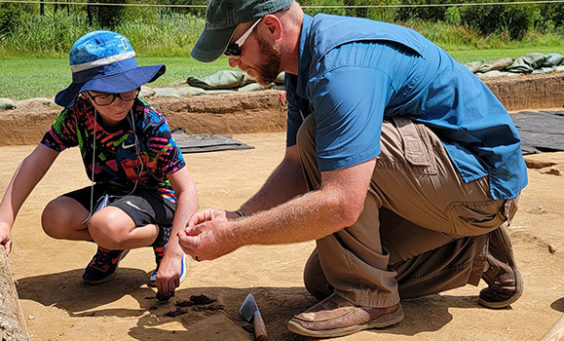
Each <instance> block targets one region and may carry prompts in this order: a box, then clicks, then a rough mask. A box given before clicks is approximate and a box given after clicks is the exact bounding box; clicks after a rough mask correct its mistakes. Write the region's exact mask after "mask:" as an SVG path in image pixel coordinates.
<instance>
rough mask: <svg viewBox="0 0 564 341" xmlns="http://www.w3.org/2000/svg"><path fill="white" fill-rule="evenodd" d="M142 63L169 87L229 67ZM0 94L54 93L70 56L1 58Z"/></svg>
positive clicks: (485, 54)
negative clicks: (157, 69) (159, 69)
mask: <svg viewBox="0 0 564 341" xmlns="http://www.w3.org/2000/svg"><path fill="white" fill-rule="evenodd" d="M448 52H449V53H450V54H451V55H452V56H453V57H454V58H455V59H456V60H458V61H459V62H460V63H467V62H471V61H494V60H496V59H499V58H503V57H512V58H516V57H519V56H522V55H525V54H527V53H529V52H540V53H550V52H556V53H560V54H564V46H562V45H560V46H554V47H535V48H526V47H520V48H510V49H486V50H483V49H471V48H464V49H452V50H448ZM137 60H138V62H139V64H140V65H149V64H165V65H166V66H167V72H166V73H165V74H164V75H163V76H162V77H161V78H159V79H158V80H157V81H156V82H155V83H153V84H150V86H153V87H166V86H169V85H171V84H173V83H175V82H178V81H185V80H186V78H187V77H188V76H197V77H202V76H207V75H210V74H212V73H214V72H216V71H219V70H225V69H229V65H228V64H227V60H226V59H225V58H220V59H219V60H217V61H215V62H213V63H200V62H198V61H196V60H194V59H192V58H190V57H189V56H188V52H187V53H186V57H185V58H183V57H138V58H137ZM0 70H2V77H0V98H2V97H3V98H11V99H25V98H32V97H53V96H54V95H55V94H56V93H57V92H58V91H59V90H62V89H64V88H66V87H67V86H68V85H69V84H70V82H71V73H70V69H69V67H68V60H67V59H66V58H65V59H26V58H19V59H4V60H1V59H0Z"/></svg>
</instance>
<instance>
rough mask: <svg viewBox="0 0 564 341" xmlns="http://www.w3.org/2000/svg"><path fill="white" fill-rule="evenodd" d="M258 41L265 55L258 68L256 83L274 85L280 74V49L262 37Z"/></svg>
mask: <svg viewBox="0 0 564 341" xmlns="http://www.w3.org/2000/svg"><path fill="white" fill-rule="evenodd" d="M257 41H258V44H259V48H260V50H261V51H262V54H263V56H264V57H263V62H262V63H261V64H260V65H258V66H257V67H256V71H257V76H256V77H255V78H256V81H257V82H258V83H259V84H260V85H262V86H265V85H268V84H270V83H273V82H274V81H275V80H276V77H278V74H279V73H280V48H279V47H278V46H271V45H269V44H268V43H267V42H266V41H265V40H264V39H263V38H262V37H260V36H258V37H257Z"/></svg>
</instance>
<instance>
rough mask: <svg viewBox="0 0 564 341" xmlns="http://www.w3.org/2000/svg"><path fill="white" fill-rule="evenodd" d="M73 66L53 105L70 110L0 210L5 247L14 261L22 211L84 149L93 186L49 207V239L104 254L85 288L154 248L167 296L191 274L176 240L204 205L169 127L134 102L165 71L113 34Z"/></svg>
mask: <svg viewBox="0 0 564 341" xmlns="http://www.w3.org/2000/svg"><path fill="white" fill-rule="evenodd" d="M70 66H71V71H72V84H71V85H70V86H69V87H68V88H66V89H65V90H62V91H60V92H59V93H58V94H57V96H56V97H55V102H56V103H57V104H59V105H61V106H63V107H65V109H64V110H63V111H62V112H61V114H60V115H59V117H58V118H57V120H56V121H55V122H54V123H53V125H52V127H51V129H50V130H49V131H48V132H47V133H46V134H45V136H44V137H43V139H42V140H41V143H40V144H39V145H38V146H37V147H36V148H35V150H34V151H33V152H32V153H31V154H30V155H29V156H27V157H26V158H25V159H24V161H23V162H22V164H21V165H20V166H19V167H18V169H17V170H16V172H15V174H14V176H13V178H12V181H11V182H10V184H9V186H8V188H7V190H6V193H5V194H4V198H3V200H2V203H1V204H0V243H2V244H3V245H4V246H5V248H6V251H7V252H8V253H9V252H10V250H11V248H12V245H11V244H12V238H11V229H12V225H13V223H14V220H15V217H16V215H17V212H18V211H19V209H20V207H21V206H22V204H23V202H24V201H25V199H26V198H27V197H28V195H29V194H30V192H31V191H32V190H33V188H34V187H35V186H36V185H37V183H38V182H39V181H40V180H41V178H42V177H43V176H44V175H45V173H46V172H47V170H48V169H49V167H50V166H51V164H52V163H53V162H54V161H55V159H56V158H57V156H58V155H59V153H60V152H61V151H63V150H64V149H66V148H70V147H74V146H77V145H78V146H79V147H80V151H81V155H82V159H83V161H84V165H85V168H86V173H87V174H88V177H89V178H90V179H91V181H92V186H90V187H86V188H82V189H79V190H76V191H73V192H70V193H66V194H63V195H62V196H60V197H58V198H55V199H54V200H52V201H51V202H49V203H48V204H47V206H46V207H45V209H44V211H43V214H42V226H43V230H44V231H45V232H46V233H47V234H48V235H49V236H51V237H53V238H57V239H69V240H87V241H94V242H95V243H96V244H98V251H97V253H96V255H95V256H94V258H92V261H91V262H90V263H89V264H88V266H87V267H86V270H85V271H84V274H83V275H82V278H83V280H84V282H85V283H87V284H99V283H102V282H105V281H108V280H110V279H112V278H114V277H115V275H116V271H117V266H118V263H119V261H120V260H121V259H123V257H124V256H125V255H126V253H127V251H128V250H129V249H132V248H138V247H143V246H148V245H152V247H153V249H154V251H155V258H156V261H157V269H156V270H155V271H154V273H153V274H152V275H151V278H150V283H153V284H154V285H156V286H157V287H158V290H159V293H161V294H163V295H165V296H171V295H172V294H173V293H174V290H175V288H176V287H178V285H179V284H180V281H181V280H182V279H183V277H184V275H185V273H186V268H185V254H184V253H183V251H182V249H181V248H180V246H179V244H178V242H177V236H176V235H177V232H179V231H182V230H184V228H185V226H186V223H187V221H188V219H189V218H190V216H191V215H192V214H193V213H194V212H195V210H196V207H197V204H198V203H197V200H198V199H197V194H196V189H195V185H194V181H193V180H192V178H191V177H190V174H189V172H188V170H187V167H185V163H184V159H183V158H182V154H181V152H180V150H179V149H178V147H177V146H176V143H175V142H174V140H173V139H172V137H171V134H170V130H169V127H168V124H167V120H166V118H165V117H164V116H163V115H162V114H161V113H160V112H158V111H157V110H156V109H155V108H154V107H152V106H151V105H149V104H148V103H147V102H145V101H144V100H142V99H139V98H138V97H137V96H138V94H139V89H140V87H141V85H143V84H145V83H148V82H152V81H154V80H156V79H157V78H159V76H161V75H162V74H163V73H164V72H165V66H164V65H150V66H138V65H137V61H136V59H135V52H134V51H133V48H132V47H131V45H130V43H129V40H128V39H127V38H126V37H124V36H122V35H120V34H118V33H115V32H110V31H94V32H90V33H88V34H86V35H84V36H82V37H81V38H79V39H78V40H77V41H76V42H75V44H74V45H73V47H72V49H71V51H70ZM167 245H168V247H166V246H167ZM165 247H166V248H165Z"/></svg>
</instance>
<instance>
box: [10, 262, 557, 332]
mask: <svg viewBox="0 0 564 341" xmlns="http://www.w3.org/2000/svg"><path fill="white" fill-rule="evenodd" d="M81 275H82V270H71V271H65V272H60V273H53V274H47V275H41V276H35V277H26V278H22V279H20V280H18V283H17V289H18V293H19V296H20V299H24V300H33V301H35V302H37V303H40V304H42V305H44V306H54V307H57V308H59V309H62V310H64V311H66V312H67V313H68V314H69V316H70V317H78V318H86V319H87V318H91V317H117V318H134V319H137V323H136V326H135V327H132V328H131V329H130V330H129V333H128V334H129V335H130V336H131V337H133V338H135V339H138V340H148V339H154V340H165V339H166V340H196V339H197V340H223V339H226V337H227V339H231V340H252V339H253V337H252V334H251V331H250V330H252V329H251V324H250V323H248V322H246V321H244V320H242V319H241V318H240V317H239V306H240V304H241V303H242V301H243V299H244V298H245V296H246V295H247V294H248V293H249V292H252V293H253V295H254V296H255V298H256V300H257V304H258V306H259V308H260V309H261V312H262V315H263V317H264V319H265V322H266V325H267V328H268V331H269V335H270V338H271V339H272V340H282V341H283V340H310V338H302V337H300V336H297V335H294V334H292V333H290V332H289V331H288V330H287V329H286V322H287V320H288V319H290V318H291V317H292V316H293V315H295V314H298V313H300V312H302V311H304V310H306V309H308V308H309V307H310V306H312V305H313V304H315V303H316V301H315V299H314V298H312V297H311V296H310V295H309V294H308V293H307V292H306V291H305V289H304V288H302V287H291V288H286V287H253V288H227V287H197V288H181V289H179V290H177V292H176V295H175V296H174V297H173V298H172V299H171V300H170V301H169V302H167V303H157V301H156V300H155V293H156V290H155V289H154V288H150V287H148V286H147V285H146V280H147V278H148V275H149V274H148V273H146V272H145V271H142V270H139V269H132V268H121V269H120V273H119V274H118V275H117V276H116V278H115V279H114V280H112V281H110V282H107V283H103V284H100V285H97V286H89V285H84V284H83V283H82V281H81V279H80V276H81ZM110 289H111V290H110ZM192 295H206V296H207V297H209V298H211V299H213V300H216V301H215V302H213V303H212V304H208V305H200V306H191V307H182V306H179V305H182V303H183V302H184V303H186V302H187V301H189V299H190V297H191V296H192ZM125 296H130V297H132V298H134V299H135V300H136V301H137V302H138V305H139V308H138V309H122V308H107V305H108V304H110V303H112V302H115V301H118V300H120V299H122V298H123V297H125ZM402 304H403V309H404V313H405V318H404V320H403V321H402V322H401V323H399V324H398V325H396V326H393V327H390V328H385V329H382V330H373V331H370V333H374V334H395V335H405V336H413V335H416V334H419V333H423V332H432V331H436V330H439V329H441V328H442V327H444V326H445V325H446V324H448V323H449V322H450V321H451V320H452V315H451V314H450V313H449V312H448V310H449V309H450V308H477V303H476V296H449V295H431V296H427V297H423V298H418V299H411V300H406V301H404V302H403V303H402ZM563 306H564V299H560V300H558V301H556V302H554V303H553V308H554V309H556V310H561V309H563ZM423 317H424V319H423ZM421 320H424V321H426V322H425V323H422V321H421ZM415 321H417V323H415ZM94 323H96V322H94ZM174 323H179V324H180V325H181V328H180V330H178V328H176V329H174V328H172V327H170V324H174ZM171 328H172V329H171Z"/></svg>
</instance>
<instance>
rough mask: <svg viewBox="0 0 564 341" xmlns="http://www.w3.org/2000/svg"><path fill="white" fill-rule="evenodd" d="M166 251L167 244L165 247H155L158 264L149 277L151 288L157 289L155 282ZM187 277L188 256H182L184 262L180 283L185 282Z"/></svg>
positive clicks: (182, 262)
mask: <svg viewBox="0 0 564 341" xmlns="http://www.w3.org/2000/svg"><path fill="white" fill-rule="evenodd" d="M165 250H166V244H165V245H163V246H153V251H154V252H155V262H156V263H157V268H156V269H155V270H154V271H153V273H151V276H149V286H150V287H155V281H156V280H157V272H158V271H159V266H160V265H161V260H162V259H163V256H164V252H165ZM185 277H186V254H184V253H183V254H182V260H181V263H180V283H182V281H184V278H185Z"/></svg>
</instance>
